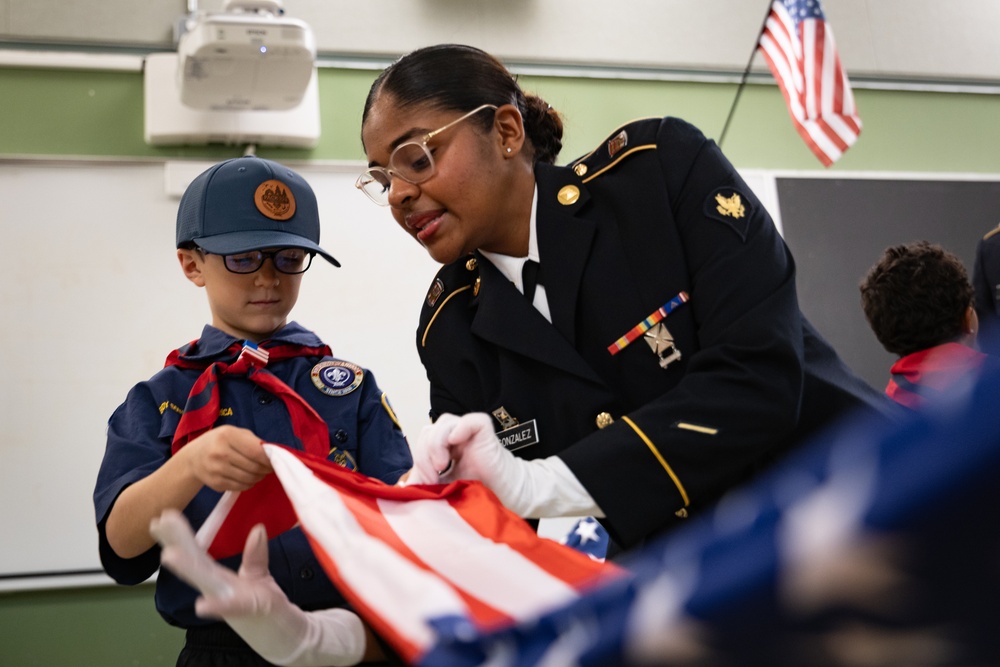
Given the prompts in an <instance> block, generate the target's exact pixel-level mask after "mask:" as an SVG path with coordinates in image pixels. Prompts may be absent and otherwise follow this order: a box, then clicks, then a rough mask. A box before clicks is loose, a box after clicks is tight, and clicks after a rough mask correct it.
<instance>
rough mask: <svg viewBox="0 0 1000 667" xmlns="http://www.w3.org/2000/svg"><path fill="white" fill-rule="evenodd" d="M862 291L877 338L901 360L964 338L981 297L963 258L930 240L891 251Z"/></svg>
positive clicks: (862, 286)
mask: <svg viewBox="0 0 1000 667" xmlns="http://www.w3.org/2000/svg"><path fill="white" fill-rule="evenodd" d="M859 288H860V290H861V308H862V309H863V310H864V312H865V318H867V320H868V324H869V325H871V328H872V331H874V332H875V337H876V338H878V341H879V342H880V343H882V346H883V347H884V348H885V349H886V350H888V351H889V352H892V353H893V354H898V355H899V356H901V357H903V356H906V355H908V354H913V353H914V352H919V351H920V350H925V349H927V348H929V347H934V346H935V345H941V344H943V343H947V342H950V341H954V340H956V339H958V338H959V337H960V336H961V335H962V322H963V318H964V316H965V311H966V309H968V308H969V306H972V305H973V304H974V299H975V296H974V292H973V289H972V284H971V283H970V282H969V274H968V272H967V271H966V269H965V266H964V265H963V264H962V260H960V259H959V258H958V257H956V256H955V255H954V254H952V253H950V252H948V251H947V250H945V249H944V248H942V247H941V246H940V245H938V244H936V243H930V242H928V241H914V242H913V243H908V244H906V245H898V246H891V247H889V248H886V249H885V252H884V253H883V254H882V258H881V259H880V260H879V261H878V263H877V264H875V266H873V267H872V268H871V269H869V270H868V274H867V275H866V276H865V277H864V279H863V280H862V281H861V283H860V285H859Z"/></svg>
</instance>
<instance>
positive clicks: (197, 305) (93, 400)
mask: <svg viewBox="0 0 1000 667" xmlns="http://www.w3.org/2000/svg"><path fill="white" fill-rule="evenodd" d="M210 164H211V163H210V162H205V163H203V164H197V165H193V166H194V167H196V168H194V169H193V171H192V172H191V173H192V175H195V174H197V173H198V172H199V171H200V170H201V167H206V168H207V167H208V166H209V165H210ZM287 164H288V165H289V166H291V167H293V168H294V169H296V170H297V171H299V172H300V173H301V174H302V175H303V176H305V178H306V180H308V181H309V182H310V183H311V184H312V186H313V189H314V190H315V192H316V195H317V198H318V200H319V209H320V220H321V223H322V237H321V241H320V243H321V245H322V246H323V247H324V248H325V249H326V250H328V251H329V252H330V253H331V254H332V255H333V256H334V257H336V258H337V259H338V260H339V261H340V263H341V264H342V268H339V269H338V268H335V267H333V266H331V265H330V264H328V263H327V262H324V261H321V260H318V259H317V260H316V261H315V262H314V263H313V266H312V268H310V269H309V272H308V273H307V274H306V275H305V278H304V279H303V282H302V289H301V295H300V298H299V302H298V305H297V307H296V308H295V309H294V310H293V311H292V314H291V319H294V320H296V321H298V322H299V323H301V324H302V325H304V326H306V327H308V328H310V329H313V330H314V331H316V332H317V333H318V334H319V335H320V337H321V338H323V340H324V341H325V342H326V343H327V344H329V345H330V347H331V348H333V351H334V354H336V355H337V356H339V357H342V358H344V359H348V360H351V361H354V362H356V363H358V364H359V365H362V366H365V367H367V368H369V369H370V370H371V371H372V373H373V374H374V377H375V379H376V381H377V382H378V384H379V386H380V387H381V388H382V389H383V390H384V391H385V392H386V393H387V395H388V397H389V399H390V401H391V403H392V405H393V407H394V408H395V410H396V413H397V415H398V417H399V419H400V422H401V424H402V426H403V429H404V431H405V433H406V434H407V436H408V437H409V439H410V440H411V442H412V441H413V440H414V439H415V437H416V434H417V433H418V432H419V429H420V428H421V427H422V426H423V425H424V424H426V423H427V422H428V418H427V410H428V407H429V399H428V383H427V379H426V375H425V374H424V371H423V367H422V366H421V365H420V362H419V359H418V357H417V352H416V347H415V339H416V327H417V320H418V316H419V312H420V306H421V304H422V301H423V298H424V295H425V294H426V290H427V287H428V285H429V284H430V282H431V280H432V278H433V276H434V273H435V272H436V270H437V264H436V263H435V262H434V261H433V260H432V259H430V257H429V256H428V255H427V253H426V251H424V250H423V249H422V248H421V247H420V246H419V245H418V244H417V243H416V242H415V241H414V240H413V239H411V238H410V237H409V236H408V235H407V234H405V233H404V232H403V231H402V230H400V229H399V228H398V227H397V226H396V223H395V222H394V221H393V219H392V217H391V215H390V214H389V212H388V209H383V208H379V207H377V206H375V205H374V204H371V203H370V202H369V201H368V200H367V199H366V198H365V197H364V196H363V195H362V194H361V193H360V192H358V191H357V190H356V189H355V188H354V186H353V183H354V179H355V178H356V175H357V173H358V172H359V171H360V169H361V168H363V167H362V165H361V164H360V163H357V164H353V163H340V164H300V163H294V162H289V163H287ZM187 166H188V167H190V166H192V165H187ZM166 167H167V165H166V163H164V162H154V163H150V162H111V163H108V162H93V161H79V162H77V161H72V160H68V161H60V162H33V161H23V162H18V161H0V201H3V202H4V206H3V207H2V208H0V223H2V227H3V230H4V235H5V242H6V249H7V252H6V253H5V260H6V266H5V271H4V275H5V276H6V279H5V280H3V281H2V285H0V303H2V304H3V309H4V312H5V321H6V322H7V324H6V326H4V327H2V330H0V371H2V373H3V376H4V377H3V379H4V382H3V383H2V388H0V391H2V392H3V393H2V396H0V424H2V427H3V428H2V429H0V508H2V509H0V535H2V536H3V537H2V538H0V590H2V589H4V588H10V587H12V586H14V587H23V583H24V582H25V581H31V582H41V581H42V580H43V579H45V578H51V577H53V576H60V575H62V576H77V577H79V576H87V575H86V573H88V572H89V573H91V574H90V575H89V576H90V577H93V576H94V574H93V573H94V572H96V571H98V570H100V559H99V557H98V552H97V530H96V527H95V518H94V509H93V500H92V494H93V489H94V483H95V481H96V478H97V471H98V469H99V467H100V463H101V459H102V457H103V454H104V443H105V428H106V424H107V420H108V417H110V415H111V413H112V412H113V411H114V409H115V408H116V407H117V406H118V405H119V404H120V403H121V402H122V401H123V400H124V398H125V395H126V393H127V392H128V390H129V389H130V388H131V387H132V385H134V384H135V383H136V382H140V381H142V380H145V379H147V378H148V377H149V376H151V375H152V374H153V373H155V372H156V371H157V370H159V369H160V368H162V366H163V361H164V358H165V357H166V355H167V353H168V352H170V350H172V349H174V348H176V347H179V346H180V345H182V344H184V343H186V342H188V341H190V340H193V339H195V338H197V337H198V336H199V334H200V333H201V329H202V326H203V325H204V324H205V323H206V322H208V321H209V319H210V315H209V310H208V305H207V301H206V299H205V296H204V295H203V294H202V293H201V290H200V289H199V288H197V287H195V286H194V285H192V284H191V283H190V282H188V281H187V280H186V279H185V278H184V276H183V275H182V274H181V271H180V268H179V265H178V262H177V259H176V257H175V254H174V224H175V217H176V211H177V205H178V198H177V196H173V195H170V194H168V192H167V190H168V188H167V178H166V175H167V173H168V172H169V170H168V169H167V168H166ZM175 171H176V170H175ZM174 185H176V184H174ZM102 576H103V575H102ZM32 585H35V584H32Z"/></svg>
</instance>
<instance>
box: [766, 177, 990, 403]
mask: <svg viewBox="0 0 1000 667" xmlns="http://www.w3.org/2000/svg"><path fill="white" fill-rule="evenodd" d="M971 178H973V177H967V178H964V179H961V180H959V179H956V178H947V177H944V176H933V177H927V178H918V177H916V176H912V175H911V176H907V177H904V178H899V179H889V178H884V177H882V178H868V177H864V176H858V177H842V176H838V177H835V178H803V177H778V178H777V179H776V189H777V193H778V202H779V210H780V216H781V221H782V226H783V228H784V236H785V240H786V242H787V243H788V245H789V247H790V248H791V249H792V254H793V255H794V257H795V259H796V263H797V266H798V278H797V286H798V291H799V302H800V304H801V306H802V311H803V312H804V313H805V314H806V316H807V317H808V318H809V320H810V321H811V322H812V323H813V324H815V325H816V327H817V328H818V329H819V330H820V331H821V332H822V333H823V335H824V336H825V337H826V338H827V339H828V340H829V341H830V342H831V343H832V344H833V345H834V347H835V348H836V349H837V351H838V352H840V354H841V357H843V359H844V360H845V361H846V362H847V364H848V365H849V366H850V367H851V368H852V369H853V370H854V371H855V372H856V373H857V374H858V375H860V376H861V377H863V378H864V379H866V380H867V381H868V382H869V383H871V384H872V385H874V386H875V387H876V388H879V389H883V388H884V387H885V385H886V383H887V382H888V379H889V367H890V366H891V365H892V363H893V362H894V361H895V360H896V357H895V356H894V355H891V354H889V353H888V352H886V351H885V350H884V349H883V348H882V346H881V345H880V344H879V343H878V341H877V340H876V339H875V334H873V333H872V331H871V328H870V327H869V326H868V323H867V322H866V321H865V317H864V313H863V312H862V310H861V296H860V292H859V291H858V284H859V282H860V281H861V279H862V278H863V277H864V275H865V274H866V273H867V272H868V269H869V268H870V267H871V266H872V265H873V264H875V262H877V261H878V259H879V257H880V256H881V254H882V252H883V250H885V248H887V247H888V246H891V245H899V244H903V243H908V242H910V241H916V240H927V241H931V242H933V243H939V244H941V245H942V246H944V247H945V248H946V249H948V250H950V251H951V252H953V253H954V254H955V255H957V256H958V257H960V258H961V259H962V261H963V263H964V264H965V266H966V268H967V269H968V271H969V276H970V278H971V276H972V267H973V261H974V257H975V249H976V242H977V241H978V240H979V239H981V238H982V237H983V235H984V234H985V233H986V232H987V231H989V230H990V229H992V228H993V227H996V225H997V223H998V222H1000V212H998V210H997V202H1000V177H997V178H993V179H987V178H982V177H980V178H979V179H978V180H971Z"/></svg>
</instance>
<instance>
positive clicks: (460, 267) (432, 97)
mask: <svg viewBox="0 0 1000 667" xmlns="http://www.w3.org/2000/svg"><path fill="white" fill-rule="evenodd" d="M561 137H562V122H561V119H560V116H559V114H558V113H557V112H556V111H555V110H554V109H552V108H551V107H550V106H549V105H548V104H547V103H545V102H544V101H543V100H542V99H540V98H539V97H537V96H534V95H530V94H526V93H525V92H524V91H522V90H521V88H520V87H519V85H518V83H517V81H516V79H515V77H514V76H512V75H511V74H510V72H509V71H507V69H506V68H505V67H504V66H503V65H502V64H501V63H500V62H499V61H498V60H497V59H496V58H494V57H492V56H490V55H489V54H487V53H485V52H483V51H481V50H479V49H475V48H472V47H468V46H460V45H439V46H432V47H428V48H423V49H419V50H417V51H414V52H412V53H410V54H408V55H406V56H403V57H402V58H401V59H399V60H398V61H396V62H395V63H393V64H392V65H391V66H390V67H388V68H387V69H386V70H385V71H384V72H382V74H381V75H380V76H379V77H378V78H377V79H376V81H375V82H374V83H373V85H372V87H371V89H370V92H369V95H368V98H367V100H366V103H365V108H364V115H363V123H362V141H363V143H364V149H365V153H366V155H367V157H368V160H369V168H368V169H367V170H366V171H365V172H364V173H363V174H362V175H361V177H360V178H359V179H358V181H357V186H358V187H359V188H360V189H361V190H362V191H363V192H364V193H365V194H366V195H368V196H369V198H371V199H372V200H373V201H374V202H375V203H376V204H379V205H382V206H386V207H388V209H389V212H390V213H391V214H392V217H393V218H394V219H395V221H396V223H397V224H398V225H399V226H400V227H401V228H402V229H403V231H405V232H406V233H408V234H409V235H410V236H412V237H413V238H414V239H415V240H416V241H417V242H418V243H420V244H421V245H422V246H423V247H424V248H425V249H426V251H427V252H428V253H430V255H431V257H433V258H434V259H435V260H436V261H438V262H440V263H441V264H442V265H443V266H442V268H441V269H440V271H439V272H438V274H437V276H436V277H435V278H434V281H433V283H432V284H431V285H430V286H429V289H428V292H427V296H426V299H425V302H424V304H423V311H422V316H421V318H420V325H419V329H418V331H417V336H416V342H417V348H418V350H419V353H420V358H421V360H422V362H423V364H424V366H425V368H426V370H427V376H428V378H429V380H430V386H431V410H430V413H431V418H432V419H433V420H435V422H436V425H435V426H433V427H429V428H428V429H425V432H424V433H423V434H421V437H420V438H419V441H418V443H417V446H416V447H415V449H416V452H415V470H414V471H413V472H411V475H410V479H409V482H410V483H413V482H439V481H446V480H449V479H452V478H464V477H469V478H476V479H481V480H482V481H483V482H484V483H486V484H487V486H490V487H491V488H492V489H493V490H494V491H495V492H497V495H498V496H499V497H500V499H501V501H503V502H504V504H506V505H507V506H508V507H510V508H511V509H513V510H515V511H518V512H519V513H521V515H522V516H525V517H542V516H556V515H574V514H590V513H592V514H594V515H596V516H598V517H600V518H601V522H602V524H603V525H604V526H605V527H606V528H607V530H608V531H609V533H610V535H611V537H612V539H613V540H614V542H615V543H616V544H617V545H619V546H620V547H623V548H630V547H633V546H634V545H636V544H638V543H640V542H641V541H643V540H644V539H645V538H647V537H649V536H652V535H655V534H657V533H660V532H662V531H664V530H666V529H668V528H669V527H670V526H672V525H674V524H675V523H676V522H678V521H681V520H683V518H684V517H687V516H688V515H689V514H690V513H691V512H692V511H693V510H696V509H697V508H699V507H704V506H706V505H707V504H708V503H710V502H712V501H713V500H716V499H717V498H718V497H719V496H720V495H721V494H722V493H723V492H724V491H726V490H727V489H729V488H731V487H732V486H734V485H736V484H738V483H739V482H741V481H743V480H745V479H746V478H747V477H748V476H750V475H752V474H753V473H754V472H755V471H757V470H758V469H760V468H761V466H763V465H765V464H767V463H768V462H769V461H772V460H773V459H775V458H776V457H778V456H780V455H781V454H782V453H783V452H785V451H786V450H788V449H789V448H790V447H791V446H792V445H793V444H794V443H797V442H800V441H801V440H802V439H803V438H805V437H806V436H808V435H809V434H810V433H813V432H815V431H816V430H817V429H819V428H820V427H822V426H823V425H825V424H827V423H829V422H831V421H832V420H834V419H836V418H837V417H839V416H841V415H843V414H845V413H847V412H849V411H852V410H855V409H859V408H867V409H873V410H888V409H890V408H888V407H887V406H886V403H887V401H885V398H884V397H883V396H881V395H880V394H879V392H876V391H875V390H874V389H873V388H871V387H870V386H868V385H866V384H865V383H863V382H862V381H861V380H860V379H859V378H857V377H856V376H854V375H853V374H852V373H851V372H850V371H849V370H848V369H847V367H846V366H845V365H844V364H843V363H842V362H841V360H840V359H839V358H838V356H837V355H836V353H835V352H834V350H833V349H832V348H831V347H830V346H829V345H828V344H827V343H826V342H825V341H824V340H823V339H822V338H821V337H820V336H819V334H818V333H817V332H816V331H815V330H814V329H813V328H812V326H811V325H810V324H809V323H808V322H807V321H806V320H805V318H804V317H803V315H802V314H801V312H800V310H799V306H798V302H797V298H796V292H795V268H794V263H793V260H792V257H791V255H790V253H789V250H788V248H787V246H786V245H785V243H784V242H783V240H782V239H781V237H780V235H779V234H778V232H777V230H776V229H775V226H774V224H773V223H772V221H771V218H770V216H769V215H768V213H767V211H766V210H765V209H764V207H763V206H762V205H761V203H760V201H759V200H758V199H757V197H756V196H755V195H754V193H753V192H752V191H751V190H750V189H749V188H748V187H747V185H746V184H745V183H744V182H743V180H742V179H741V178H740V177H739V175H738V174H737V172H736V170H735V169H734V168H733V166H732V165H731V164H730V163H729V161H728V160H727V159H726V158H725V156H723V154H722V152H721V151H720V150H719V148H718V147H717V146H716V145H715V143H714V142H712V141H710V140H708V139H706V138H705V136H704V135H703V134H702V133H701V132H700V131H699V130H698V129H697V128H695V127H694V126H692V125H690V124H689V123H686V122H684V121H683V120H679V119H677V118H669V117H668V118H651V119H646V120H638V121H634V122H631V123H629V124H627V125H624V126H622V127H619V128H617V129H615V130H613V131H612V132H611V133H610V134H609V135H608V137H607V139H605V140H604V141H602V142H601V143H600V144H598V145H597V146H596V147H595V149H594V150H593V151H592V152H590V153H588V154H587V155H584V156H583V157H581V158H578V159H576V160H573V161H572V162H570V163H569V164H567V165H565V166H556V165H555V161H556V158H557V156H558V153H559V149H560V147H561ZM525 267H527V271H525V270H524V269H525ZM536 269H537V270H536ZM532 272H535V273H537V280H538V286H537V287H535V288H534V289H533V292H532V288H531V286H530V283H531V282H532V281H533V278H532V277H531V276H530V275H528V274H529V273H532ZM526 275H528V278H527V279H526V278H525V276H526ZM526 282H528V283H529V285H528V287H527V288H526V286H525V283H526ZM525 292H527V293H528V294H529V295H530V296H529V298H525V294H524V293H525ZM445 415H447V418H444V419H442V417H443V416H445ZM457 415H466V416H465V417H462V418H458V417H456V416H457ZM446 468H447V470H445V469H446ZM442 472H443V473H445V474H440V473H442Z"/></svg>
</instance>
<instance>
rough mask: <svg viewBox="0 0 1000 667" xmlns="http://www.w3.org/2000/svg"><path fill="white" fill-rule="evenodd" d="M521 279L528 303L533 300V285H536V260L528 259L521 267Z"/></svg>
mask: <svg viewBox="0 0 1000 667" xmlns="http://www.w3.org/2000/svg"><path fill="white" fill-rule="evenodd" d="M521 280H522V282H523V283H524V296H525V298H526V299H527V300H528V303H534V302H535V287H536V286H537V285H538V262H535V261H532V260H530V259H529V260H528V261H527V262H525V263H524V267H523V268H522V269H521Z"/></svg>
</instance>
